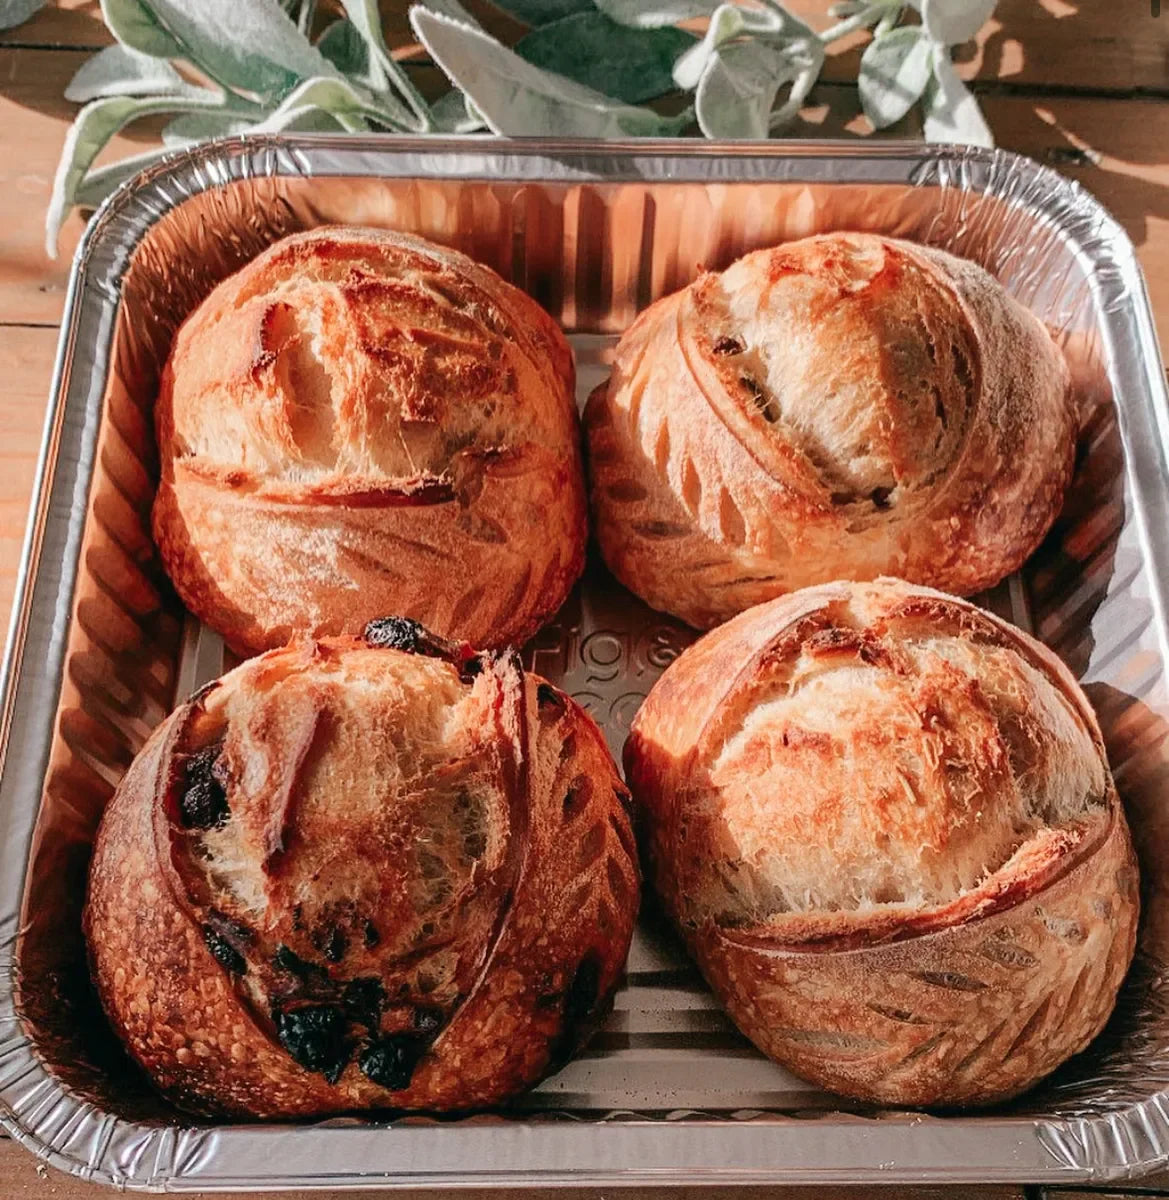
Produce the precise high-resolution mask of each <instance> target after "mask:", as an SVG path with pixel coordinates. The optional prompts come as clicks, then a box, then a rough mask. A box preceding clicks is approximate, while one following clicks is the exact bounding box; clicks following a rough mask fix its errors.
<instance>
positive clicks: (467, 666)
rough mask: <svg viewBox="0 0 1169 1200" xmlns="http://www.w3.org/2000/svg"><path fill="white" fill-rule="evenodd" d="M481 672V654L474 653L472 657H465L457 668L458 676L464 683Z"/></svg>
mask: <svg viewBox="0 0 1169 1200" xmlns="http://www.w3.org/2000/svg"><path fill="white" fill-rule="evenodd" d="M482 674H483V655H481V654H476V655H475V656H474V657H473V658H469V659H467V661H466V662H465V663H463V665H462V666H461V667H460V668H459V678H460V679H461V680H462V681H463V682H464V683H469V682H470V681H471V680H472V679H474V678H476V676H478V675H482Z"/></svg>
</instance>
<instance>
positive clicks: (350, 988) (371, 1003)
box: [341, 975, 386, 1033]
mask: <svg viewBox="0 0 1169 1200" xmlns="http://www.w3.org/2000/svg"><path fill="white" fill-rule="evenodd" d="M385 1002H386V991H385V988H383V987H382V981H381V980H380V979H376V978H374V977H373V976H372V975H371V976H367V977H364V978H360V979H351V980H350V981H349V982H348V983H347V984H346V985H345V991H344V992H343V993H342V994H341V1005H342V1007H343V1008H344V1009H345V1015H346V1016H347V1017H348V1018H349V1019H350V1020H351V1021H356V1022H357V1024H359V1025H364V1026H365V1027H366V1028H367V1029H369V1030H371V1031H372V1032H375V1033H376V1032H377V1027H378V1023H379V1022H380V1021H381V1016H382V1008H383V1007H384V1005H385Z"/></svg>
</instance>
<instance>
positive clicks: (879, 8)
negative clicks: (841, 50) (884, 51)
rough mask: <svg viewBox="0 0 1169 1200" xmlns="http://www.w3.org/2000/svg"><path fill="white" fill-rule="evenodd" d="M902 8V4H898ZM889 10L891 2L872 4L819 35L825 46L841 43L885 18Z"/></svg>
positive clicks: (884, 1) (883, 0) (883, 1)
mask: <svg viewBox="0 0 1169 1200" xmlns="http://www.w3.org/2000/svg"><path fill="white" fill-rule="evenodd" d="M898 7H900V4H898ZM888 10H889V0H881V2H880V3H877V4H870V5H868V7H867V8H862V9H861V11H860V12H858V13H855V14H854V15H853V16H851V17H848V18H847V19H846V20H843V21H839V22H838V23H837V24H835V25H833V26H831V27H830V28H828V29H825V30H824V32H823V33H821V34H819V35H818V36H819V38H820V41H821V42H823V43H824V45H825V46H827V45H829V44H830V43H832V42H836V41H839V40H840V39H841V38H842V37H847V36H848V35H849V34H850V33H855V32H856V31H857V30H858V29H868V27H869V26H870V25H872V24H874V23H875V22H876V21H877V20H878V19H879V18H882V17H884V16H885V15H886V14H887V12H888Z"/></svg>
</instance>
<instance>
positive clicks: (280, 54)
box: [102, 0, 336, 99]
mask: <svg viewBox="0 0 1169 1200" xmlns="http://www.w3.org/2000/svg"><path fill="white" fill-rule="evenodd" d="M102 14H103V15H104V16H105V18H106V24H107V25H109V27H110V29H111V30H112V31H113V33H114V36H115V37H116V38H117V39H118V41H120V42H121V43H122V44H123V45H125V46H129V47H130V48H131V49H132V50H138V51H140V52H141V53H143V54H150V55H153V56H155V57H159V58H183V59H187V60H188V61H189V62H192V63H194V64H195V65H196V66H198V67H200V68H202V69H203V70H204V71H205V72H206V73H207V74H208V75H209V76H210V77H211V78H212V79H214V80H215V82H216V83H220V84H223V85H224V86H225V87H230V88H234V89H236V90H238V91H241V92H245V93H254V94H256V95H258V96H263V97H267V98H270V99H274V98H278V97H281V96H284V95H286V94H287V93H288V92H289V91H290V90H291V89H292V88H293V87H295V86H296V84H297V83H298V82H299V81H300V80H301V79H308V78H312V77H313V76H318V75H331V74H336V72H335V70H334V68H333V66H332V64H331V63H329V62H328V61H327V60H326V59H325V58H324V57H323V56H322V55H321V53H320V51H319V50H317V49H316V48H315V47H314V46H312V45H310V44H309V41H308V39H307V38H306V37H305V36H304V34H302V33H301V32H300V30H299V29H297V27H296V25H295V24H293V22H292V19H291V18H290V17H289V16H288V14H287V13H286V12H285V11H284V10H283V9H282V8H281V7H280V5H279V4H278V3H277V0H246V3H241V2H240V0H197V2H194V0H102ZM229 31H230V32H229Z"/></svg>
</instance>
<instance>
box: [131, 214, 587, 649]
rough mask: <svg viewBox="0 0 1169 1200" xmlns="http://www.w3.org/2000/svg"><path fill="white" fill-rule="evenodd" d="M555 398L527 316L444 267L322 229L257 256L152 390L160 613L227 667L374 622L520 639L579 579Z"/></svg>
mask: <svg viewBox="0 0 1169 1200" xmlns="http://www.w3.org/2000/svg"><path fill="white" fill-rule="evenodd" d="M573 378H574V370H573V363H572V354H571V351H570V350H569V347H568V344H567V342H566V341H565V339H564V335H563V334H562V333H561V332H560V330H559V328H558V327H557V326H556V325H555V323H554V322H553V321H552V319H551V318H550V317H549V316H548V314H547V313H545V312H544V311H543V310H542V309H541V308H540V307H539V305H537V304H536V303H535V302H534V301H533V300H531V299H530V298H529V297H528V296H526V295H524V293H522V292H520V291H519V290H518V289H516V288H514V287H512V286H511V285H510V284H508V283H505V282H504V281H503V280H502V279H501V278H500V277H499V276H498V275H496V274H495V273H494V272H493V271H491V270H489V269H488V268H486V267H483V266H481V265H479V264H477V263H475V262H472V260H471V259H469V258H467V257H466V256H465V255H462V254H459V253H457V252H455V251H453V250H449V249H446V248H444V247H441V246H436V245H433V244H432V243H430V242H427V241H424V240H423V239H421V238H417V237H412V236H409V235H406V234H401V233H390V232H385V231H380V230H372V229H358V228H343V227H324V228H321V229H317V230H314V231H312V232H310V233H303V234H297V235H295V236H293V237H289V238H286V239H284V240H283V241H281V242H278V243H276V245H274V246H272V247H270V248H269V249H268V250H267V251H265V252H264V253H263V254H261V255H260V256H259V257H258V258H257V259H255V260H254V261H253V262H251V263H249V264H248V265H247V266H246V267H244V268H243V269H242V270H241V271H239V272H238V273H237V274H235V275H233V276H231V277H230V278H228V279H226V280H224V282H223V283H221V284H220V285H219V286H218V287H217V288H216V289H215V290H214V291H213V292H212V293H211V295H210V296H209V297H208V298H207V299H206V300H205V301H204V302H203V303H202V304H201V305H200V306H199V308H198V309H196V311H195V312H194V313H193V314H192V315H191V316H190V317H189V318H188V319H187V321H186V322H185V323H184V325H183V326H182V328H181V329H180V330H179V332H178V334H177V336H176V338H175V343H174V346H173V349H172V351H171V356H170V359H169V361H168V362H167V364H166V368H165V370H164V372H163V376H162V382H161V387H160V391H159V397H158V405H157V410H156V425H157V431H158V443H159V451H160V458H161V476H162V477H161V480H160V483H159V489H158V495H157V499H156V501H155V506H154V514H153V524H154V534H155V539H156V541H157V542H158V546H159V550H160V551H161V554H162V559H163V563H164V565H165V566H166V569H167V571H168V572H169V574H170V576H171V578H172V579H173V580H174V583H175V587H176V588H177V589H178V592H179V595H180V597H181V598H182V600H183V602H184V604H186V606H187V607H188V608H189V609H190V610H191V611H192V612H193V613H195V614H196V615H197V616H198V617H200V618H201V619H202V620H204V621H205V622H206V623H207V624H209V625H211V626H212V627H213V628H214V629H216V630H218V631H219V632H220V633H222V634H223V635H224V637H225V638H226V639H227V640H228V642H229V643H230V644H231V645H232V646H233V647H235V648H236V649H239V650H242V651H254V650H263V649H268V648H271V647H274V646H279V645H282V644H283V643H284V642H286V641H287V640H288V639H289V637H291V636H292V635H293V634H299V633H307V634H310V635H313V636H321V635H324V634H336V633H357V632H360V630H361V628H362V626H363V625H364V624H365V622H366V621H368V620H370V619H371V618H373V617H375V616H377V615H379V614H381V613H384V612H396V613H401V614H403V615H406V616H410V617H413V618H415V619H417V620H420V621H422V622H424V623H425V624H427V625H428V627H430V628H433V629H434V630H436V631H437V632H439V633H444V634H446V635H447V636H450V637H455V638H462V639H465V640H467V641H470V642H471V643H472V644H474V645H478V646H501V645H505V644H509V643H513V642H520V641H523V640H524V639H525V638H526V637H528V636H529V635H530V634H532V633H534V632H535V630H536V629H538V628H539V626H540V625H541V624H542V623H543V621H544V620H545V619H546V618H547V617H548V616H550V615H551V614H552V613H553V612H555V611H556V609H557V608H559V606H560V605H561V604H562V603H563V601H564V599H565V597H566V596H567V594H568V592H569V590H570V588H571V587H572V584H573V582H574V581H575V579H576V577H577V576H578V575H579V574H580V571H581V568H582V566H583V563H584V545H585V537H586V512H585V498H584V482H583V474H582V468H581V462H580V449H579V435H578V419H577V412H576V404H575V400H574V395H573V387H574V384H573ZM488 580H489V581H490V583H488V582H486V581H488Z"/></svg>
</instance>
